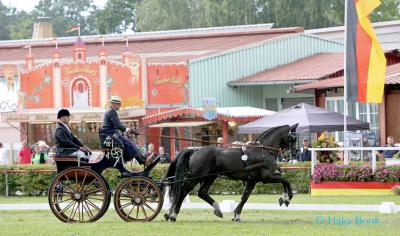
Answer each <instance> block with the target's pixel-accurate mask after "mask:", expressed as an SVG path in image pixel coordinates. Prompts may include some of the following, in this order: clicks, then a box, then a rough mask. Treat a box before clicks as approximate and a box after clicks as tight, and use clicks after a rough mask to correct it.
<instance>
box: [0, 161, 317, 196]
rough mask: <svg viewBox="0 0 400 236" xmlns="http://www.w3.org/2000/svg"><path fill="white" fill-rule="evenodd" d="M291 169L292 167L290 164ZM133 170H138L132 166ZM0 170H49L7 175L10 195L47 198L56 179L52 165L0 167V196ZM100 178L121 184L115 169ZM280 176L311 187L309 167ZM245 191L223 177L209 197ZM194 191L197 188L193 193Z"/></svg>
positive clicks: (264, 187)
mask: <svg viewBox="0 0 400 236" xmlns="http://www.w3.org/2000/svg"><path fill="white" fill-rule="evenodd" d="M307 165H308V166H309V164H298V165H295V166H297V167H304V166H307ZM291 166H293V165H291ZM134 167H135V168H141V167H138V166H134ZM167 169H168V165H167V164H166V165H163V164H160V165H158V166H156V168H155V169H154V170H153V171H152V173H151V176H152V178H153V179H154V180H159V179H161V177H162V176H163V175H164V173H166V170H167ZM2 170H26V171H40V170H49V171H50V172H41V173H35V172H26V173H8V174H7V175H8V186H9V194H10V195H15V194H16V192H22V193H23V194H24V195H35V196H36V195H46V194H47V189H48V187H49V185H50V183H51V181H52V180H53V178H54V177H55V176H56V174H57V173H56V172H55V166H54V165H11V166H0V195H5V173H4V172H2ZM51 170H53V171H54V172H52V171H51ZM103 176H104V177H105V178H106V179H107V182H108V183H109V185H110V187H111V188H112V189H114V188H115V187H116V185H117V184H118V182H119V181H120V178H119V176H120V174H119V172H118V171H117V170H112V169H110V170H106V171H105V172H104V173H103ZM283 176H284V177H285V178H286V179H287V180H288V181H289V182H290V183H291V186H292V189H293V191H294V192H298V193H308V192H309V188H310V179H311V171H310V169H308V168H299V169H290V170H285V172H284V174H283ZM243 189H244V183H243V182H242V181H233V180H228V179H225V178H223V177H221V178H218V179H217V180H216V181H215V182H214V184H213V185H212V187H211V189H210V193H211V194H241V193H242V192H243ZM282 191H283V187H282V185H281V184H261V183H259V184H257V185H256V188H255V189H254V192H253V193H259V194H261V193H263V194H269V193H282ZM194 192H197V189H195V190H194Z"/></svg>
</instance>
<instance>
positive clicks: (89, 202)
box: [86, 199, 101, 211]
mask: <svg viewBox="0 0 400 236" xmlns="http://www.w3.org/2000/svg"><path fill="white" fill-rule="evenodd" d="M86 201H87V203H88V204H89V205H90V206H92V207H93V208H95V209H96V210H98V211H100V210H101V209H100V208H99V207H98V206H97V205H96V204H94V203H93V202H91V201H90V200H89V199H86Z"/></svg>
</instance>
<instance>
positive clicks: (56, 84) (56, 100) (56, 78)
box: [53, 64, 63, 108]
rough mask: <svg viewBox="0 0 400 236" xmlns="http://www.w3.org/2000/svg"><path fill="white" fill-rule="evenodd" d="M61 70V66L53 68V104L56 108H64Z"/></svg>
mask: <svg viewBox="0 0 400 236" xmlns="http://www.w3.org/2000/svg"><path fill="white" fill-rule="evenodd" d="M62 92H63V91H62V85H61V68H60V66H59V64H58V65H57V64H54V66H53V104H54V107H55V108H61V107H63V104H62V98H63V95H62Z"/></svg>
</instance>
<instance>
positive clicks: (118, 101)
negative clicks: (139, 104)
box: [110, 96, 122, 103]
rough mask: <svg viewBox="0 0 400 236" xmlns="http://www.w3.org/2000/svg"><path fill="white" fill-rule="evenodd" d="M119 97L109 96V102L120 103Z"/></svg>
mask: <svg viewBox="0 0 400 236" xmlns="http://www.w3.org/2000/svg"><path fill="white" fill-rule="evenodd" d="M121 101H122V100H121V97H119V96H111V98H110V102H111V103H121Z"/></svg>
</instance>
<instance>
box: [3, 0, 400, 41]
mask: <svg viewBox="0 0 400 236" xmlns="http://www.w3.org/2000/svg"><path fill="white" fill-rule="evenodd" d="M399 7H400V0H385V1H382V4H381V6H380V7H379V8H378V9H377V10H375V11H374V12H373V13H372V15H371V20H372V21H374V22H377V21H390V20H399V19H400V10H399V9H400V8H399ZM41 16H46V17H50V18H51V22H52V23H53V26H54V33H55V35H56V36H58V37H59V36H71V35H74V33H65V31H66V30H68V29H69V28H70V27H72V26H74V25H77V24H78V23H79V24H80V25H81V34H82V35H89V34H99V33H100V34H109V33H123V32H126V31H156V30H174V29H184V28H198V27H215V26H229V25H246V24H262V23H274V26H275V27H294V26H299V27H304V28H305V29H312V28H322V27H331V26H338V25H343V22H344V0H108V1H107V3H106V5H105V7H104V8H103V9H96V6H95V5H94V3H93V0H40V1H39V3H38V5H37V6H36V7H35V9H34V10H33V11H32V12H30V13H27V12H23V11H17V10H16V9H15V8H8V7H6V6H4V5H3V4H2V3H1V0H0V22H1V23H2V27H0V39H2V40H6V39H20V38H30V37H31V36H32V28H33V22H34V21H35V19H37V17H41Z"/></svg>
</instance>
